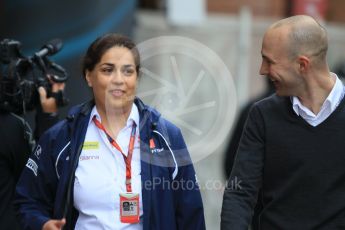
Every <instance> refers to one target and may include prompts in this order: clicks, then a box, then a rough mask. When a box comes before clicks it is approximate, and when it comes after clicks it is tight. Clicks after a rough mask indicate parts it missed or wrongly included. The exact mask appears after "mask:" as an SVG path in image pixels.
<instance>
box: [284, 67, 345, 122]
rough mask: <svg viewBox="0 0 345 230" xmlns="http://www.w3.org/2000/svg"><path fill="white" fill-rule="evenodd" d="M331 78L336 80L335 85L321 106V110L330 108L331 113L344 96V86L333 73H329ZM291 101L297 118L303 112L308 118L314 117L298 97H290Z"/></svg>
mask: <svg viewBox="0 0 345 230" xmlns="http://www.w3.org/2000/svg"><path fill="white" fill-rule="evenodd" d="M331 77H334V78H335V79H336V80H335V84H334V86H333V88H332V90H331V92H330V93H329V95H328V97H327V98H326V100H325V101H324V102H323V104H322V106H321V110H323V109H326V108H330V110H331V111H334V110H335V108H336V107H337V106H338V105H339V103H340V101H341V99H342V98H343V95H344V86H343V83H342V82H341V80H340V79H339V78H338V76H337V75H336V74H335V73H331ZM291 100H292V108H293V110H294V111H295V113H296V114H297V115H298V116H299V115H300V113H301V111H303V112H305V113H306V114H307V115H308V116H315V114H314V113H313V112H311V111H310V109H308V108H307V107H305V106H304V105H302V103H301V101H300V100H299V99H298V97H295V96H294V97H291ZM321 110H320V111H321Z"/></svg>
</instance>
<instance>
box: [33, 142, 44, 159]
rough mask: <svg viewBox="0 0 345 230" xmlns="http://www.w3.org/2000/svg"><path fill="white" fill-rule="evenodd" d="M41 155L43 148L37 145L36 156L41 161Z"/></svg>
mask: <svg viewBox="0 0 345 230" xmlns="http://www.w3.org/2000/svg"><path fill="white" fill-rule="evenodd" d="M41 153H42V147H41V146H40V145H37V147H36V150H35V152H34V155H35V156H36V158H37V159H38V160H39V159H40V156H41Z"/></svg>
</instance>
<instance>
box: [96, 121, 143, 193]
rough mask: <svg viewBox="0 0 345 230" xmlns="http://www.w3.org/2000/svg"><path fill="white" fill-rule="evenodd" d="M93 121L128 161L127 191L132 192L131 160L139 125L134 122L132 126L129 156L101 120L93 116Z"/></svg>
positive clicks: (126, 161)
mask: <svg viewBox="0 0 345 230" xmlns="http://www.w3.org/2000/svg"><path fill="white" fill-rule="evenodd" d="M92 120H93V122H95V125H96V126H97V127H98V128H99V129H101V130H103V132H104V133H105V134H106V135H107V138H108V140H109V142H110V144H111V145H112V146H114V147H115V148H116V149H117V150H118V151H120V153H121V154H122V156H123V159H124V160H125V163H126V189H127V192H132V167H131V162H132V156H133V149H134V140H135V131H136V128H137V125H136V124H135V123H134V122H133V126H132V132H131V138H130V140H129V146H128V154H127V156H126V155H125V154H124V153H123V151H122V149H121V148H120V146H119V145H118V144H117V143H116V141H115V140H114V139H113V138H112V137H111V136H110V135H109V134H108V132H107V131H106V130H105V128H104V126H103V125H102V124H101V122H99V121H98V120H97V118H96V116H94V117H93V118H92Z"/></svg>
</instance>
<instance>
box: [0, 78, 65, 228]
mask: <svg viewBox="0 0 345 230" xmlns="http://www.w3.org/2000/svg"><path fill="white" fill-rule="evenodd" d="M50 83H51V85H52V92H53V93H58V92H59V91H63V90H64V88H65V83H55V82H53V81H50ZM38 93H39V98H40V106H38V108H37V109H36V116H35V123H36V124H35V133H34V137H33V133H32V131H31V128H30V126H29V125H28V124H27V122H26V121H25V120H24V119H23V118H22V117H21V116H19V115H16V114H15V113H13V112H8V111H3V110H0V138H1V145H0V175H1V177H0V200H1V202H0V226H1V229H3V230H7V229H11V230H12V229H14V230H18V229H20V227H19V221H17V219H16V213H15V209H14V206H13V196H14V191H15V186H16V183H17V180H18V178H19V176H20V174H21V171H22V169H23V168H24V167H25V164H26V162H27V159H28V157H29V154H30V153H31V152H32V150H33V147H34V144H35V139H36V140H37V139H38V138H39V136H40V135H41V134H42V133H43V132H44V131H45V130H47V129H48V128H49V127H51V126H52V125H53V124H55V123H56V122H57V121H58V106H57V103H56V99H55V98H54V97H47V91H46V90H45V88H44V87H39V88H38Z"/></svg>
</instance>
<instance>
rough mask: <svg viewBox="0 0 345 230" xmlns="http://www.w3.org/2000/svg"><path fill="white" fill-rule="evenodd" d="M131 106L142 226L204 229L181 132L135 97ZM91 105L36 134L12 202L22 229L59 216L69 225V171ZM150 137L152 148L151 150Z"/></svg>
mask: <svg viewBox="0 0 345 230" xmlns="http://www.w3.org/2000/svg"><path fill="white" fill-rule="evenodd" d="M135 104H136V105H137V107H138V110H139V116H140V125H139V128H140V154H141V180H142V202H143V211H144V214H143V226H144V229H152V230H153V229H167V230H169V229H205V221H204V213H203V205H202V200H201V195H200V191H199V187H198V184H197V181H196V176H195V171H194V168H193V165H192V162H191V159H190V156H189V153H188V150H187V147H186V145H185V142H184V140H183V137H182V134H181V131H180V130H179V129H178V128H177V127H176V126H174V125H173V124H172V123H170V122H168V121H167V120H165V119H163V118H162V117H161V116H160V114H159V113H158V112H157V111H156V110H154V109H152V108H150V107H148V106H146V105H144V104H143V102H142V101H140V100H139V99H138V98H136V99H135ZM93 106H94V103H93V102H92V101H91V102H88V103H84V104H82V105H80V106H76V107H73V108H72V109H71V111H70V113H69V115H68V117H67V118H66V119H65V120H63V121H61V122H59V123H58V124H56V125H55V126H53V127H52V128H51V129H49V130H48V131H47V132H46V133H45V134H44V135H43V136H42V137H41V139H40V141H39V143H38V145H37V147H36V150H35V151H34V152H33V154H32V155H31V157H30V158H29V160H28V162H27V164H26V167H25V169H24V171H23V173H22V175H21V178H20V181H19V183H18V185H17V189H16V202H15V203H16V206H17V207H18V209H19V213H20V216H21V220H22V225H23V227H24V229H34V230H36V229H37V230H38V229H39V230H40V229H42V226H43V224H44V223H45V222H46V221H48V220H49V219H61V218H63V217H66V220H67V223H66V226H65V229H74V226H75V223H76V221H77V218H78V212H77V210H76V209H75V208H74V207H73V187H74V178H75V176H74V173H75V170H76V168H77V166H78V161H79V156H80V153H81V150H82V146H83V142H84V139H85V134H86V130H87V125H88V121H89V119H90V113H91V109H92V107H93ZM150 139H153V140H154V143H155V148H150V145H149V142H150ZM163 182H164V183H163Z"/></svg>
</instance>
